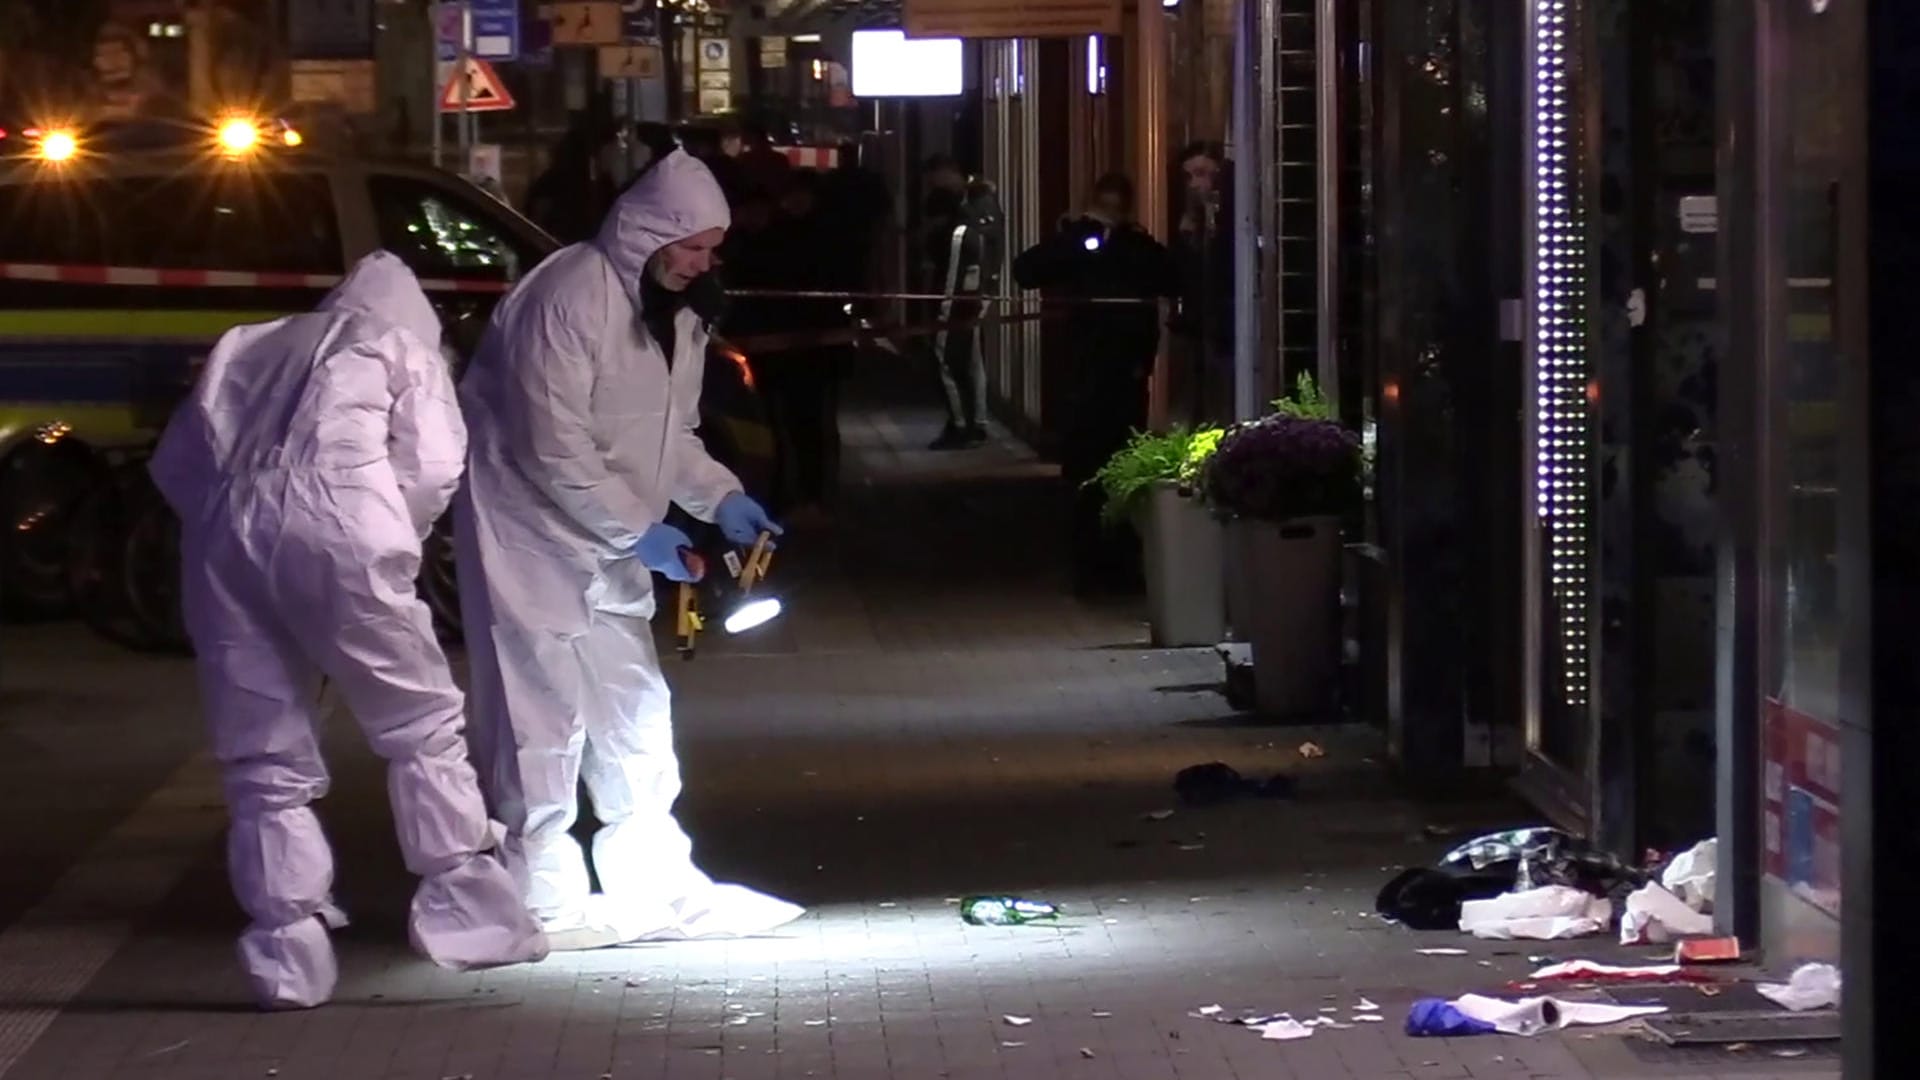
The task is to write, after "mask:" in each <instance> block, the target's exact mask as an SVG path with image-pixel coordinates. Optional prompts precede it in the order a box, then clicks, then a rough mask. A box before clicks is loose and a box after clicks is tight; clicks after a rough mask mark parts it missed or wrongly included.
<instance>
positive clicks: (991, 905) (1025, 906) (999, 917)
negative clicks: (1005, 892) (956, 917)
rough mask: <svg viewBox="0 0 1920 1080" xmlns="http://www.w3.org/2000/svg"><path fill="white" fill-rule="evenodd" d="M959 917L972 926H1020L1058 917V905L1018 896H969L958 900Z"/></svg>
mask: <svg viewBox="0 0 1920 1080" xmlns="http://www.w3.org/2000/svg"><path fill="white" fill-rule="evenodd" d="M960 917H961V918H962V919H965V920H966V921H967V922H969V923H971V924H973V925H974V926H1022V925H1024V924H1026V923H1030V922H1037V921H1039V920H1041V919H1057V918H1059V917H1060V905H1058V904H1049V903H1047V902H1045V901H1043V900H1027V899H1023V898H1021V897H1018V896H969V897H967V898H966V899H964V900H962V901H960Z"/></svg>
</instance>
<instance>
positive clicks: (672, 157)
mask: <svg viewBox="0 0 1920 1080" xmlns="http://www.w3.org/2000/svg"><path fill="white" fill-rule="evenodd" d="M732 223H733V216H732V214H730V213H729V212H728V210H727V197H726V195H725V194H724V193H722V192H721V190H720V184H719V182H718V181H716V180H715V179H714V178H713V173H712V172H711V171H710V170H708V168H707V167H706V165H704V164H702V163H701V161H700V160H699V159H698V158H695V157H693V156H692V155H691V154H688V153H687V152H686V151H685V150H675V151H674V152H672V153H671V154H668V155H667V156H666V157H664V158H661V159H660V161H659V163H658V164H656V165H654V166H653V167H652V168H650V169H648V170H647V171H646V172H645V173H643V174H642V175H641V177H640V179H638V180H636V181H634V183H633V186H632V187H630V188H628V189H627V190H626V191H624V192H622V193H621V195H620V198H619V199H617V200H615V201H614V204H613V209H612V210H611V211H609V212H608V214H607V220H606V221H605V222H604V223H603V224H602V225H601V226H600V235H599V236H598V237H597V238H596V239H595V240H594V243H595V244H597V245H598V246H599V248H600V250H601V252H603V253H604V254H605V255H606V257H607V261H608V262H611V263H612V264H613V269H614V273H615V274H616V275H618V277H619V279H620V284H621V287H622V288H624V289H626V291H627V296H628V297H629V298H631V299H632V300H633V301H634V302H635V303H636V304H638V303H639V298H640V283H641V281H642V280H643V279H644V277H645V275H646V269H647V260H648V259H651V258H653V253H654V252H656V251H659V250H660V249H661V248H663V247H666V246H667V245H668V244H672V243H677V242H679V241H681V240H685V239H686V238H687V237H689V236H693V235H695V234H698V233H703V232H706V231H707V230H708V229H724V228H726V227H727V226H729V225H731V224H732Z"/></svg>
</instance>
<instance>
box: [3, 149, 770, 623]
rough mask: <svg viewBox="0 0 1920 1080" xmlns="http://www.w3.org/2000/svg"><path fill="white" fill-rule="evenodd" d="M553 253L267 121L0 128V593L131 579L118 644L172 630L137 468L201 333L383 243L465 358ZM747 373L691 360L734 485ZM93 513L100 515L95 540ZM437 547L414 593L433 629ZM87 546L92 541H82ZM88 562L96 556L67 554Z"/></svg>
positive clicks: (747, 427)
mask: <svg viewBox="0 0 1920 1080" xmlns="http://www.w3.org/2000/svg"><path fill="white" fill-rule="evenodd" d="M556 246H557V245H556V243H555V241H554V240H553V239H552V238H550V237H548V236H547V235H546V234H545V233H543V232H542V231H541V230H540V229H539V228H538V227H536V226H535V225H533V224H532V223H531V222H529V221H527V220H526V219H525V218H523V217H522V216H520V215H519V214H518V213H516V212H514V211H513V210H512V209H511V208H510V207H508V206H506V205H505V204H504V203H502V202H500V201H499V200H498V199H496V198H494V197H493V196H491V195H489V194H487V193H486V192H485V191H483V190H482V189H480V188H479V187H477V186H475V185H473V184H471V183H469V182H467V181H466V180H464V179H462V178H460V177H457V176H454V175H451V174H449V173H446V172H442V171H440V170H437V169H433V168H428V167H425V166H421V165H415V164H411V163H407V162H402V161H376V160H366V159H362V158H358V157H354V156H350V155H341V154H333V153H328V152H325V151H324V150H321V149H319V148H316V147H314V146H311V145H309V141H308V140H307V139H306V138H305V137H304V136H303V134H302V133H301V132H299V131H297V130H296V129H294V128H293V127H290V126H288V125H287V124H285V123H284V122H279V121H271V120H263V119H257V118H254V117H249V116H238V115H235V116H226V117H219V118H215V119H213V120H210V121H203V122H144V123H120V124H113V125H94V126H92V127H78V126H52V125H49V126H46V127H40V128H34V127H13V128H9V127H7V126H5V122H4V120H0V603H4V604H5V605H6V607H7V609H8V610H10V611H12V612H14V613H16V614H19V613H26V614H36V615H52V614H59V613H62V612H64V611H65V610H69V609H70V608H73V607H77V608H78V609H79V613H80V614H82V615H85V616H87V617H88V618H89V620H90V621H95V622H96V625H99V624H100V622H102V621H110V619H109V615H110V614H111V613H109V612H105V611H101V610H94V608H95V607H96V606H97V605H100V604H108V603H109V602H110V600H111V598H110V597H108V596H107V595H105V593H111V592H115V591H121V592H131V593H132V594H133V596H132V598H131V602H132V603H133V605H134V606H136V607H146V608H152V609H155V610H152V611H149V612H146V613H144V614H142V613H138V612H136V613H134V615H135V616H138V617H134V618H133V619H132V621H133V623H134V629H133V630H132V631H130V632H127V633H126V636H127V637H128V638H130V639H139V638H149V639H150V638H153V637H155V636H168V637H171V638H174V639H175V640H173V641H171V642H168V643H169V644H174V645H179V644H181V642H179V641H178V640H177V638H178V633H177V612H176V611H170V610H169V605H170V603H171V602H172V600H173V597H172V596H171V595H170V593H171V590H172V589H173V587H174V586H173V579H174V578H175V577H176V576H177V575H176V574H175V573H174V572H173V568H172V564H170V563H168V562H167V560H168V558H169V557H170V551H169V549H168V548H167V546H166V545H167V544H168V543H169V542H170V532H171V530H170V529H169V528H168V527H167V526H166V522H165V519H164V514H163V513H162V512H161V511H160V510H159V509H156V507H157V503H158V500H157V499H155V498H154V497H153V494H152V492H151V489H150V488H149V487H148V486H146V485H145V482H144V473H143V470H142V468H141V465H142V458H143V455H144V451H145V450H146V449H147V448H150V447H151V445H152V443H153V442H154V440H155V439H156V438H157V437H158V435H159V432H160V430H161V429H162V428H163V427H164V425H165V423H166V420H167V417H168V415H169V414H170V413H171V411H172V410H173V408H174V406H175V405H176V404H177V403H178V402H179V401H180V400H181V399H182V397H183V396H184V395H185V394H186V393H187V391H188V390H189V388H190V387H191V384H192V380H193V377H194V372H195V370H196V367H197V363H198V362H199V361H200V360H201V359H203V358H204V357H205V355H206V354H207V352H208V350H209V348H210V347H211V345H212V344H213V342H214V341H215V340H216V339H217V338H218V337H219V336H220V335H221V334H222V333H223V332H225V331H226V330H227V329H229V328H231V327H233V326H236V325H239V324H243V323H249V322H259V321H264V320H267V319H272V318H277V317H279V316H281V315H285V314H289V313H293V312H299V311H306V310H309V309H311V308H312V307H313V306H314V304H315V303H316V302H318V300H319V299H320V298H321V297H322V296H323V295H325V293H326V291H327V290H328V289H330V288H331V287H332V286H333V285H334V284H335V283H336V282H337V281H338V280H339V279H340V278H341V276H342V275H343V274H344V273H345V271H346V269H347V268H348V267H349V266H351V265H352V263H353V262H354V261H355V260H357V259H358V258H360V257H361V256H362V255H365V254H367V253H369V252H371V251H374V250H376V249H381V248H384V249H386V250H388V251H391V252H393V253H394V254H395V255H398V256H399V257H400V258H401V259H403V260H404V261H405V262H406V263H407V265H408V266H409V267H411V268H412V269H413V271H414V272H415V273H416V274H417V275H418V276H419V277H420V279H421V285H422V286H423V287H424V289H425V291H426V293H427V295H428V297H429V298H430V299H431V300H432V301H433V303H434V305H435V307H436V309H437V310H438V311H439V312H440V314H441V317H442V320H443V322H444V324H445V327H446V330H447V339H448V342H449V343H450V344H451V345H452V346H453V347H454V350H455V351H456V352H458V353H459V354H460V355H461V356H463V357H464V356H468V355H471V352H472V350H473V348H474V346H476V345H477V344H478V341H479V338H480V334H481V332H482V330H483V329H484V327H485V325H486V320H487V317H488V315H489V314H490V312H491V311H492V308H493V305H494V304H495V303H496V302H497V301H498V300H499V298H500V297H501V296H502V295H504V294H505V292H506V291H507V290H508V289H509V288H510V287H511V285H512V283H513V282H514V281H515V280H517V279H518V278H519V277H520V276H521V275H522V274H524V273H525V272H526V271H528V270H530V269H531V268H532V267H533V266H535V265H536V264H537V263H539V261H540V260H541V259H543V258H545V257H546V256H547V255H548V254H549V253H550V252H552V251H553V250H554V249H555V247H556ZM750 383H751V379H750V376H749V375H748V374H747V373H746V371H745V370H744V368H743V367H741V366H738V365H736V363H734V362H732V361H729V360H728V359H726V358H724V357H722V356H720V355H719V354H718V353H717V352H716V354H715V355H714V356H712V357H710V359H709V364H708V372H707V382H706V392H705V395H704V400H703V412H704V413H705V414H706V422H705V423H703V426H702V435H703V437H704V438H706V439H707V441H708V444H709V447H710V449H712V451H713V452H714V454H715V456H716V457H718V458H720V459H721V460H723V461H725V462H726V463H727V464H729V465H731V466H734V467H735V468H736V469H737V470H738V471H740V472H742V478H743V480H746V481H747V482H748V483H749V485H750V486H752V485H754V484H755V482H756V481H755V478H757V477H759V476H761V475H764V473H765V472H766V471H767V470H768V466H767V464H766V462H765V460H764V459H765V457H766V455H767V454H768V453H770V445H771V440H770V439H768V438H767V437H766V435H765V428H764V424H763V421H762V420H761V419H760V412H759V407H758V403H757V401H756V400H755V398H754V395H753V392H752V390H751V387H750ZM116 461H123V462H124V464H123V466H122V467H121V468H119V469H117V470H116V469H115V468H114V467H113V466H114V464H115V462H116ZM102 493H104V495H103V494H102ZM88 496H93V498H92V500H91V504H89V501H88V498H87V497H88ZM76 515H81V516H86V517H88V520H87V522H86V525H87V526H88V529H78V528H76V527H75V524H76ZM103 517H104V518H110V519H114V522H113V523H114V524H117V526H118V528H117V529H115V530H107V531H110V532H114V533H115V536H114V538H113V539H112V540H110V541H103V540H102V539H101V536H100V535H99V534H100V533H101V531H102V529H101V522H100V521H99V520H98V519H100V518H103ZM150 519H151V520H150ZM152 522H158V524H154V523H152ZM143 523H144V524H143ZM89 530H91V531H89ZM143 535H144V537H145V539H144V541H143V540H142V539H141V537H142V536H143ZM444 539H445V538H444V535H443V536H442V537H441V540H442V541H443V542H441V543H439V544H437V545H436V546H435V550H433V551H430V552H429V560H428V569H427V571H426V572H425V576H424V579H423V582H422V588H423V592H425V593H426V594H427V596H428V598H429V601H430V603H432V604H433V605H434V608H435V613H436V615H437V616H439V617H440V618H441V619H442V621H443V624H445V627H446V629H448V630H453V629H454V628H455V627H456V626H457V619H456V618H455V614H456V611H457V609H456V607H455V596H454V593H453V582H452V566H451V556H450V553H449V552H450V548H449V547H448V545H446V544H445V543H444ZM129 542H131V543H135V544H139V543H145V544H147V545H149V547H147V548H144V549H142V550H138V551H130V550H127V548H126V545H127V543H129ZM102 546H104V547H105V548H108V549H111V550H107V551H104V552H103V551H96V550H92V549H93V548H98V547H102ZM102 559H104V560H105V562H106V563H107V564H110V565H106V566H104V568H103V567H102V566H99V565H92V566H89V565H88V564H89V563H90V562H91V563H95V564H97V563H99V562H100V561H101V560H102ZM103 578H112V579H115V580H113V581H105V580H103ZM109 586H119V587H120V588H119V589H118V590H116V589H115V588H110V587H109ZM102 590H104V592H102ZM119 614H122V615H125V614H127V613H125V612H120V613H119ZM169 627H173V628H174V629H173V630H172V631H171V632H167V630H168V628H169ZM102 628H103V629H108V628H106V627H102ZM121 629H122V630H125V628H124V627H123V628H121ZM116 636H121V635H120V634H119V633H116ZM134 643H138V642H137V641H135V642H134Z"/></svg>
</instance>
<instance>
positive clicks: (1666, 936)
mask: <svg viewBox="0 0 1920 1080" xmlns="http://www.w3.org/2000/svg"><path fill="white" fill-rule="evenodd" d="M1711 933H1713V916H1711V915H1703V914H1701V913H1700V912H1698V911H1695V910H1694V909H1692V908H1690V907H1688V906H1687V905H1686V902H1685V901H1683V900H1681V899H1680V898H1679V897H1678V896H1675V895H1674V894H1673V893H1670V892H1668V891H1667V890H1666V888H1665V887H1664V886H1662V885H1659V884H1649V885H1646V886H1643V887H1641V888H1639V889H1637V890H1635V891H1634V893H1633V895H1631V896H1629V897H1627V906H1626V912H1625V913H1624V914H1622V915H1621V916H1620V944H1622V945H1663V944H1665V943H1667V942H1669V941H1672V940H1673V939H1674V938H1682V937H1701V936H1703V935H1706V934H1711Z"/></svg>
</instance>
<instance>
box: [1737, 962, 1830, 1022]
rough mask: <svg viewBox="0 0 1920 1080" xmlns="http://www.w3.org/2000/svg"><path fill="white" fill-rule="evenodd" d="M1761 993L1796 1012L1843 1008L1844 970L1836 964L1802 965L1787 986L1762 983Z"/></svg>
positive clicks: (1760, 986)
mask: <svg viewBox="0 0 1920 1080" xmlns="http://www.w3.org/2000/svg"><path fill="white" fill-rule="evenodd" d="M1755 989H1758V990H1759V991H1760V993H1761V994H1762V995H1763V996H1764V997H1765V998H1766V999H1767V1000H1768V1001H1771V1002H1773V1003H1774V1004H1775V1005H1778V1006H1780V1007H1781V1008H1784V1009H1792V1010H1793V1011H1794V1012H1806V1011H1807V1010H1808V1009H1825V1008H1829V1007H1831V1008H1838V1007H1839V1006H1840V969H1839V968H1837V967H1834V966H1833V965H1832V964H1801V965H1800V966H1799V967H1798V968H1796V969H1794V972H1793V974H1792V975H1790V976H1788V977H1787V981H1786V982H1784V983H1761V984H1760V985H1759V986H1758V987H1756V988H1755Z"/></svg>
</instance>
